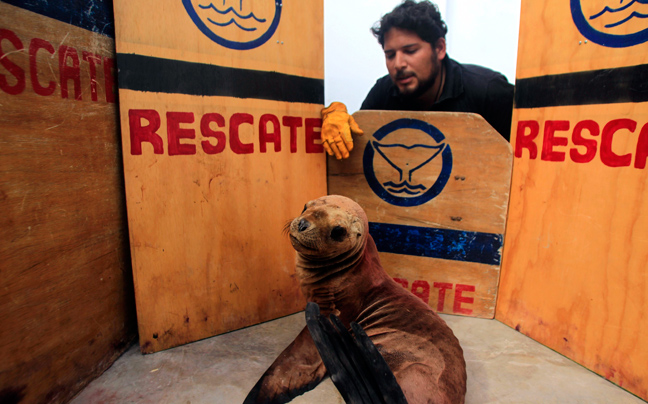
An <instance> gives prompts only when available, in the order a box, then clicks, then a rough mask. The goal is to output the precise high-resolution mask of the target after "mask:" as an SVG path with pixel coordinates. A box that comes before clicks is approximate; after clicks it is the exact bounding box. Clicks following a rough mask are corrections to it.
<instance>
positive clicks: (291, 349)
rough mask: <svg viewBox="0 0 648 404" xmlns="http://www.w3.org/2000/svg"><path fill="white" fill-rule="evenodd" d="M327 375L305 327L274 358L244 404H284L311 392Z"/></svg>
mask: <svg viewBox="0 0 648 404" xmlns="http://www.w3.org/2000/svg"><path fill="white" fill-rule="evenodd" d="M325 375H326V368H325V367H324V363H323V362H322V359H321V358H320V356H319V353H318V352H317V348H316V347H315V342H314V341H313V338H312V337H311V335H310V332H309V331H308V328H306V327H304V329H303V330H302V331H301V332H300V333H299V335H298V336H297V338H295V340H294V341H293V342H292V343H291V344H290V345H288V347H287V348H286V349H284V351H283V352H282V353H281V354H280V355H279V357H277V359H275V361H274V362H273V363H272V365H270V367H269V368H268V370H266V371H265V373H264V374H263V376H261V378H260V379H259V381H258V382H257V383H256V384H255V385H254V387H253V388H252V390H250V392H249V393H248V395H247V397H246V398H245V401H244V402H243V404H262V403H263V404H283V403H287V402H289V401H290V400H292V399H293V398H295V397H297V396H299V395H301V394H304V393H305V392H307V391H309V390H312V389H313V388H315V386H317V385H318V384H319V383H320V382H321V381H322V379H323V378H324V376H325Z"/></svg>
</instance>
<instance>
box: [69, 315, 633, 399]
mask: <svg viewBox="0 0 648 404" xmlns="http://www.w3.org/2000/svg"><path fill="white" fill-rule="evenodd" d="M442 317H443V318H444V319H445V320H446V322H447V323H448V325H449V326H450V327H451V328H452V329H453V330H454V333H455V335H456V336H457V338H459V341H460V342H461V345H462V347H463V349H464V356H465V358H466V363H467V370H468V393H467V396H466V403H467V404H476V403H480V404H485V403H515V404H526V403H529V404H530V403H545V404H546V403H570V404H571V403H587V404H597V403H601V404H603V403H606V404H607V403H614V404H631V403H644V401H643V400H640V399H639V398H637V397H635V396H633V395H632V394H630V393H628V392H627V391H625V390H623V389H621V388H619V387H617V386H615V385H614V384H612V383H610V382H608V381H607V380H605V379H603V378H601V377H599V376H598V375H596V374H594V373H592V372H590V371H589V370H587V369H585V368H584V367H582V366H580V365H578V364H576V363H574V362H572V361H571V360H569V359H566V358H565V357H563V356H561V355H560V354H558V353H556V352H554V351H552V350H550V349H548V348H546V347H545V346H543V345H541V344H539V343H537V342H535V341H533V340H532V339H530V338H528V337H526V336H524V335H522V334H520V333H518V332H516V331H515V330H513V329H511V328H509V327H507V326H505V325H504V324H502V323H500V322H498V321H496V320H483V319H476V318H468V317H459V316H449V315H443V316H442ZM304 325H305V319H304V313H303V312H302V313H298V314H295V315H292V316H288V317H284V318H281V319H278V320H274V321H271V322H268V323H264V324H260V325H257V326H254V327H249V328H246V329H243V330H239V331H235V332H231V333H228V334H225V335H220V336H216V337H213V338H209V339H206V340H203V341H198V342H195V343H192V344H188V345H184V346H181V347H177V348H173V349H169V350H167V351H163V352H158V353H155V354H151V355H141V354H140V352H139V346H137V345H134V346H132V347H131V348H130V349H129V350H128V351H127V352H126V353H125V354H124V355H123V356H121V357H120V358H119V359H118V360H117V361H116V362H115V363H114V364H113V366H112V367H111V368H110V369H108V370H107V371H106V372H105V373H104V374H103V375H102V376H101V377H99V378H98V379H96V380H94V381H93V382H92V383H90V385H89V386H88V387H86V388H85V389H84V390H83V391H82V392H81V393H80V394H79V395H78V396H77V397H75V398H74V400H72V402H71V404H109V403H119V404H122V403H141V404H147V403H156V404H166V403H169V404H202V403H205V404H206V403H210V404H213V403H225V404H230V403H233V404H238V403H241V402H242V401H243V399H244V398H245V396H246V395H247V392H248V391H249V390H250V388H251V387H252V386H253V385H254V384H255V383H256V381H257V380H258V378H259V377H260V376H261V374H262V373H263V372H264V371H265V369H266V368H267V367H268V366H269V365H270V363H272V361H273V360H274V359H275V357H276V356H277V355H278V354H279V353H280V352H281V351H282V350H283V349H284V348H285V347H286V346H287V345H288V344H289V343H290V342H291V341H292V339H293V338H294V337H295V336H296V335H297V333H298V332H299V331H300V330H301V329H302V327H304ZM292 403H295V404H306V403H310V404H316V403H322V404H324V403H326V404H329V403H330V404H333V403H344V400H342V397H341V396H340V394H339V393H338V391H337V389H336V388H335V386H334V385H333V383H332V382H331V381H330V379H328V378H327V379H326V380H325V381H324V382H323V383H322V384H320V385H319V386H318V387H317V388H316V389H315V390H313V391H310V392H308V393H306V394H304V395H303V396H300V397H297V398H296V399H295V400H293V401H292Z"/></svg>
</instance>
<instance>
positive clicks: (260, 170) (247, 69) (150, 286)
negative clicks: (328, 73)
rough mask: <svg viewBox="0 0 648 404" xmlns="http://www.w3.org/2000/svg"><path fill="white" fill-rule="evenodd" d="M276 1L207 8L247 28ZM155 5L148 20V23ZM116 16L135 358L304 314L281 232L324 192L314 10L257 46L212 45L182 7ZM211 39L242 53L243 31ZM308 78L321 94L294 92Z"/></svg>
mask: <svg viewBox="0 0 648 404" xmlns="http://www.w3.org/2000/svg"><path fill="white" fill-rule="evenodd" d="M193 3H196V4H194V6H195V7H200V5H198V4H197V3H198V2H193ZM221 3H222V4H221ZM278 4H281V2H274V1H272V2H263V1H256V2H251V1H245V2H240V1H236V2H232V1H227V2H215V3H214V4H213V6H214V7H216V8H218V10H220V12H222V13H225V14H226V15H230V16H231V17H232V18H234V19H237V21H238V22H239V23H240V24H243V25H244V26H246V24H248V23H253V21H252V19H249V18H245V19H239V16H250V15H252V14H251V13H254V15H255V16H256V17H258V19H259V20H264V21H266V22H267V21H271V20H272V19H273V18H274V17H273V16H272V13H273V12H274V11H275V6H276V5H278ZM152 9H155V10H156V18H155V19H146V20H144V21H142V20H141V18H140V16H141V15H143V14H144V13H145V12H147V11H149V10H152ZM115 10H116V31H117V38H116V42H117V51H118V65H119V66H120V73H119V74H120V76H119V77H120V91H119V95H120V107H121V124H122V129H123V135H124V136H123V137H122V148H123V152H124V171H125V172H124V175H125V183H126V196H127V205H128V219H129V230H130V245H131V251H132V257H133V271H134V280H135V289H136V300H137V313H138V325H139V333H140V345H141V348H142V351H143V352H144V353H151V352H156V351H159V350H161V349H166V348H169V347H172V346H176V345H179V344H183V343H187V342H191V341H195V340H198V339H202V338H206V337H209V336H212V335H215V334H219V333H223V332H227V331H231V330H234V329H238V328H241V327H245V326H249V325H252V324H256V323H259V322H262V321H267V320H270V319H274V318H277V317H280V316H283V315H287V314H290V313H294V312H296V311H299V310H303V309H304V305H305V301H304V300H303V297H302V296H301V293H300V291H299V288H298V283H297V280H296V279H295V274H294V265H295V252H294V250H293V249H292V247H291V245H290V243H289V241H288V239H287V238H285V237H283V236H282V230H283V227H284V225H285V223H286V222H287V221H288V220H289V219H290V218H291V217H293V216H294V215H295V214H296V212H299V211H300V210H301V207H302V206H303V204H304V203H305V202H307V201H308V200H310V199H315V198H317V197H319V196H322V195H324V194H326V175H325V170H326V160H325V156H324V153H323V150H322V147H321V144H319V143H320V141H319V136H320V135H319V133H320V126H321V120H320V114H319V111H320V109H321V108H322V105H321V101H322V100H323V83H321V79H322V78H323V48H322V40H323V36H322V33H323V28H322V2H321V1H316V2H308V3H306V2H299V3H295V2H291V3H289V4H284V5H283V7H281V10H280V12H281V22H280V23H279V25H278V26H277V28H276V32H275V33H274V34H273V36H272V38H271V40H268V41H266V42H263V43H261V44H260V45H259V46H258V47H255V48H252V49H234V48H232V47H228V46H224V45H222V44H221V43H218V42H215V41H213V40H211V39H210V37H209V36H207V35H205V34H204V32H202V31H201V30H200V29H199V28H198V26H197V25H196V24H194V22H193V21H192V19H191V18H190V15H189V14H188V13H187V11H186V9H185V7H183V5H182V3H181V2H176V3H175V4H170V3H169V4H164V5H159V4H158V2H155V1H144V2H135V3H134V2H130V1H116V2H115ZM213 12H214V14H213V16H212V17H213V18H219V17H218V13H217V12H216V11H214V10H213ZM169 27H173V28H174V29H173V30H170V29H169ZM232 27H233V25H232ZM232 27H229V28H227V29H230V28H232ZM246 27H247V26H246ZM212 28H214V27H212ZM266 28H267V26H266V25H263V24H262V25H260V29H266ZM232 29H233V28H232ZM214 30H215V31H217V32H218V33H219V34H222V35H223V37H227V38H228V39H229V40H232V41H234V40H236V41H239V42H241V43H243V42H245V41H248V40H249V39H250V37H249V35H251V34H248V32H246V31H243V30H239V31H240V32H238V33H236V32H235V31H234V34H232V32H229V31H218V28H214ZM282 41H283V42H284V43H282ZM120 57H121V58H120ZM169 63H173V64H172V65H170V64H169ZM176 67H177V68H176ZM196 72H202V73H200V74H197V73H196ZM203 73H204V74H203ZM133 75H138V77H141V78H142V79H143V80H145V81H146V83H145V84H143V85H142V84H141V83H137V82H136V80H132V79H131V78H132V77H133ZM150 77H155V78H154V79H150ZM264 77H272V78H274V79H276V80H279V81H280V83H282V84H280V85H278V86H275V84H276V83H275V82H274V81H272V80H270V79H264ZM121 78H123V80H121ZM158 78H159V79H158ZM282 80H283V81H282ZM304 81H305V82H308V83H311V84H313V83H314V85H315V86H316V87H317V85H319V87H317V88H316V90H315V91H313V92H312V93H306V94H304V92H303V89H302V88H301V87H300V86H299V85H294V86H291V84H290V83H302V82H304ZM285 83H288V85H284V84H285ZM147 86H148V87H147ZM221 90H222V91H221ZM298 92H301V93H300V94H302V95H301V96H300V97H301V98H299V102H296V101H295V100H294V99H293V98H292V94H294V93H298Z"/></svg>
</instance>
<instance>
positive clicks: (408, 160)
mask: <svg viewBox="0 0 648 404" xmlns="http://www.w3.org/2000/svg"><path fill="white" fill-rule="evenodd" d="M372 146H373V147H374V149H375V150H376V151H377V152H378V154H380V156H382V158H383V159H385V161H386V162H387V163H388V164H389V165H390V166H392V167H393V168H394V169H395V170H396V171H397V172H398V175H399V180H398V181H399V182H397V183H396V182H393V181H387V182H385V183H384V184H383V186H384V187H385V189H387V190H388V191H390V192H392V193H396V194H399V193H400V194H408V195H417V194H419V193H421V192H423V191H425V190H426V189H427V188H426V187H425V186H424V185H422V184H413V183H412V174H413V173H414V172H415V171H416V170H418V169H420V168H421V167H424V166H425V165H426V164H428V163H429V162H431V161H432V160H433V159H434V158H435V157H436V156H438V155H439V153H441V152H442V151H443V149H444V148H445V146H446V144H445V143H441V144H439V145H435V146H430V145H424V144H415V145H412V146H407V145H403V144H384V143H379V142H377V141H373V142H372Z"/></svg>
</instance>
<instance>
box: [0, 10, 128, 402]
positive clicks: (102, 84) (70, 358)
mask: <svg viewBox="0 0 648 404" xmlns="http://www.w3.org/2000/svg"><path fill="white" fill-rule="evenodd" d="M0 31H2V36H3V39H2V41H1V43H0V46H1V49H2V56H0V59H2V62H3V64H2V65H1V66H0V77H2V78H3V79H4V81H3V84H2V85H0V105H2V113H1V114H0V177H1V178H2V181H0V209H2V212H3V214H2V218H1V219H0V313H1V314H0V318H1V321H0V324H1V325H2V326H1V327H0V357H2V363H1V364H0V375H1V376H0V402H21V403H43V402H48V403H63V402H67V401H69V400H70V399H71V398H72V397H73V396H74V395H75V394H76V393H78V391H79V390H80V389H81V388H83V386H85V385H86V384H87V383H89V382H90V381H91V380H92V379H93V378H94V377H96V376H98V375H99V374H101V373H102V372H103V371H104V370H105V369H107V368H108V367H109V366H110V365H111V363H112V362H113V361H114V360H115V359H116V358H117V357H118V356H119V355H120V354H121V353H122V352H123V351H124V350H125V349H126V348H127V347H128V345H129V344H130V343H131V342H132V341H133V340H134V338H135V334H136V326H135V307H134V306H135V305H134V298H133V286H132V275H131V272H130V258H129V253H128V235H127V228H126V211H125V197H124V190H123V174H122V162H121V147H120V141H119V130H118V115H117V108H116V104H115V103H114V97H113V96H112V95H113V94H114V88H112V87H111V86H106V83H107V82H108V83H111V82H113V81H114V80H113V72H112V71H111V69H108V74H109V75H110V77H108V80H106V77H105V76H104V69H103V66H104V64H105V63H108V64H109V66H110V61H111V60H112V59H113V58H114V41H113V40H112V39H111V38H108V37H105V36H102V35H98V34H93V33H91V32H89V31H86V30H84V29H81V28H78V27H75V26H72V25H68V24H65V23H62V22H59V21H56V20H53V19H50V18H47V17H43V16H41V15H39V14H36V13H33V12H30V11H27V10H24V9H21V8H17V7H13V6H9V5H7V4H4V3H0ZM34 49H36V51H34ZM61 52H64V53H65V54H66V55H67V57H65V58H63V61H64V66H67V67H64V68H63V70H65V69H67V72H68V74H65V73H62V72H61V70H62V69H61V64H60V58H59V57H60V56H61ZM84 54H89V55H93V56H92V58H94V60H95V66H94V67H95V71H94V72H92V71H91V67H90V62H88V61H87V60H84V59H83V55H84ZM75 61H76V67H74V66H75ZM30 62H31V63H30ZM68 76H70V77H73V78H72V79H70V80H69V81H66V80H65V78H66V77H68ZM93 83H94V84H93ZM39 85H40V87H43V88H48V90H47V91H43V90H42V88H41V89H40V90H38V87H37V86H39ZM64 88H65V89H67V90H68V93H67V95H65V93H64V91H63V89H64ZM37 91H39V93H38V92H37ZM75 93H78V95H75ZM106 94H109V97H106ZM108 99H112V100H113V101H112V102H109V101H108Z"/></svg>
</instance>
